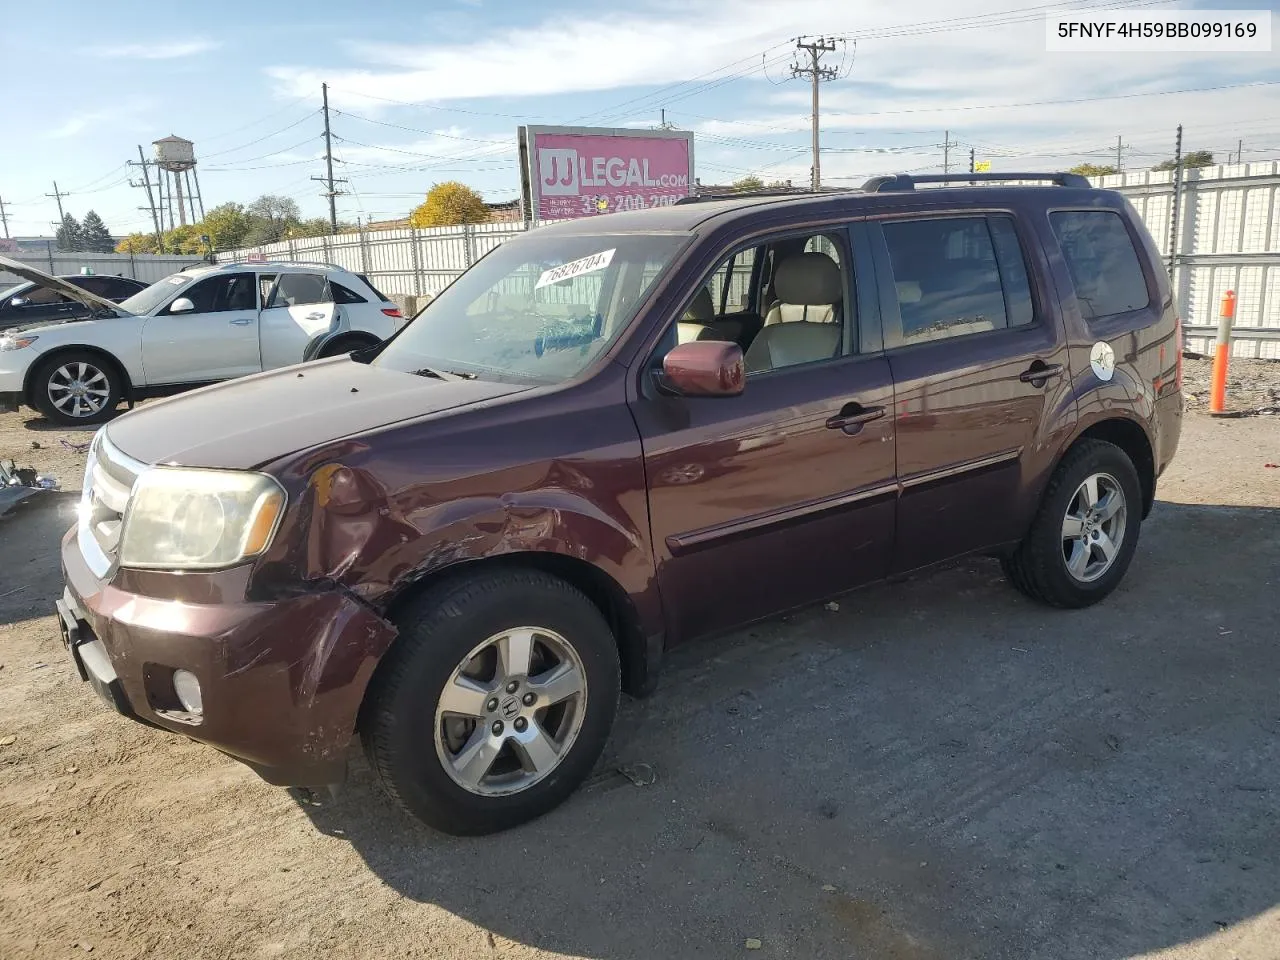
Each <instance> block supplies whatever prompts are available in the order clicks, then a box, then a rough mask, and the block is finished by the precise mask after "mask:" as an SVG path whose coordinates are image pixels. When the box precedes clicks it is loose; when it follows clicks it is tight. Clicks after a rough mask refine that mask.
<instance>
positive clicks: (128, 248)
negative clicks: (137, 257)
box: [116, 233, 158, 253]
mask: <svg viewBox="0 0 1280 960" xmlns="http://www.w3.org/2000/svg"><path fill="white" fill-rule="evenodd" d="M157 252H158V251H157V250H156V235H155V234H154V233H131V234H129V235H128V236H127V237H125V238H124V239H123V240H121V241H120V242H119V243H117V244H116V253H157Z"/></svg>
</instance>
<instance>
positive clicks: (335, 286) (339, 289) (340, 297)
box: [329, 280, 369, 303]
mask: <svg viewBox="0 0 1280 960" xmlns="http://www.w3.org/2000/svg"><path fill="white" fill-rule="evenodd" d="M329 290H330V292H331V293H332V294H333V302H334V303H368V302H369V301H368V300H366V299H365V298H364V297H362V296H360V294H358V293H355V292H354V291H351V290H348V289H347V288H346V287H344V286H343V285H342V284H340V283H334V282H333V281H332V280H330V281H329Z"/></svg>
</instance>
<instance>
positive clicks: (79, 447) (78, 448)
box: [58, 374, 301, 453]
mask: <svg viewBox="0 0 1280 960" xmlns="http://www.w3.org/2000/svg"><path fill="white" fill-rule="evenodd" d="M299 376H301V374H299ZM58 442H59V443H60V444H62V445H63V446H64V447H66V448H67V449H68V450H74V451H75V452H76V453H84V452H85V451H86V450H88V449H89V446H90V445H91V444H92V443H93V441H92V440H89V441H86V442H85V443H72V442H71V441H70V440H67V439H66V438H64V437H59V438H58Z"/></svg>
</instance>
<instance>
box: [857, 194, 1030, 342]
mask: <svg viewBox="0 0 1280 960" xmlns="http://www.w3.org/2000/svg"><path fill="white" fill-rule="evenodd" d="M881 228H882V230H883V231H884V239H885V244H886V246H887V247H888V252H889V261H890V265H891V267H892V270H893V281H894V287H895V290H896V292H897V298H898V307H899V311H900V315H901V320H902V330H901V336H900V338H898V343H899V345H909V344H913V343H926V342H928V341H931V340H943V339H946V338H948V337H958V336H964V335H966V334H970V333H984V332H986V331H989V330H1003V329H1005V328H1007V327H1010V326H1018V325H1020V324H1024V323H1030V322H1031V320H1032V319H1033V316H1034V311H1033V308H1032V303H1031V289H1030V285H1029V282H1028V276H1027V266H1026V261H1025V259H1024V258H1023V255H1022V248H1021V246H1020V245H1019V243H1018V236H1017V232H1016V231H1015V229H1014V226H1013V221H1012V219H1010V218H1009V217H998V216H997V217H945V218H935V219H925V220H900V221H896V222H886V223H883V224H882V225H881Z"/></svg>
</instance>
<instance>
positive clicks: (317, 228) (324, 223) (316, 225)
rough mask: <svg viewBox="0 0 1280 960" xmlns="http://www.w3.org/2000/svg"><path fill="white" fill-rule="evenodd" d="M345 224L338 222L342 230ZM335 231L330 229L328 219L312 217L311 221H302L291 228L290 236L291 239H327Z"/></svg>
mask: <svg viewBox="0 0 1280 960" xmlns="http://www.w3.org/2000/svg"><path fill="white" fill-rule="evenodd" d="M344 226H345V224H343V223H342V222H341V221H339V222H338V229H339V230H341V229H342V228H343V227H344ZM332 232H333V231H332V230H331V229H330V227H329V218H328V217H312V218H311V219H310V220H300V221H298V222H297V223H295V224H294V225H293V226H291V227H289V236H291V237H299V238H301V237H327V236H329V234H331V233H332Z"/></svg>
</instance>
